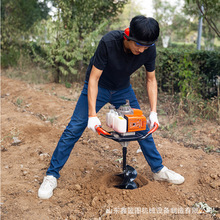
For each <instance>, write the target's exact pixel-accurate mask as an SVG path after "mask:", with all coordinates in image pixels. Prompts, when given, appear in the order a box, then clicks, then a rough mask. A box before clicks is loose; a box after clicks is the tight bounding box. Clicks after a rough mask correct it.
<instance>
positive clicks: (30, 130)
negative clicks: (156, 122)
mask: <svg viewBox="0 0 220 220" xmlns="http://www.w3.org/2000/svg"><path fill="white" fill-rule="evenodd" d="M81 88H82V86H81V85H78V84H76V85H73V87H72V88H70V89H68V88H66V87H65V86H63V85H57V84H52V83H49V84H44V85H33V84H27V83H25V82H21V81H18V80H12V79H9V78H6V77H2V88H1V90H2V92H1V123H2V125H1V135H2V136H1V177H2V179H1V218H2V219H13V220H14V219H22V220H23V219H27V220H29V219H34V220H35V219H37V220H39V219H117V220H118V219H181V220H182V219H184V220H185V219H186V220H188V219H218V218H219V214H217V215H216V216H215V217H213V216H212V215H211V214H207V213H204V214H198V209H195V208H193V205H194V204H195V203H196V202H205V203H207V204H208V205H209V206H210V207H212V208H216V209H218V208H219V207H220V160H219V153H217V152H212V153H209V154H207V153H205V152H204V151H203V150H202V148H200V149H193V148H189V147H185V146H184V143H183V142H181V141H178V142H175V141H172V140H170V139H169V138H164V135H162V131H161V130H160V129H159V130H158V131H156V132H155V133H154V139H155V143H156V145H157V148H158V150H159V152H160V153H161V155H162V157H163V163H164V165H166V166H167V167H168V168H170V169H173V170H175V171H176V172H179V173H180V174H182V175H183V176H184V177H185V179H186V180H185V183H184V184H182V185H179V186H176V185H172V184H168V183H165V182H156V181H154V180H153V179H152V173H151V171H150V168H149V166H148V164H147V162H146V161H145V159H144V157H143V155H142V153H141V152H140V153H137V149H138V144H137V142H131V143H130V144H129V146H128V157H127V160H128V164H129V165H132V166H133V167H135V168H136V170H137V172H138V177H137V183H138V184H139V188H138V189H135V190H121V189H116V188H114V187H113V185H114V184H115V182H117V181H118V180H117V178H116V177H114V174H115V173H118V172H120V171H121V164H120V162H119V161H120V160H118V159H120V158H121V157H122V153H121V146H120V145H119V144H118V143H117V142H114V141H112V140H107V139H105V138H103V137H101V136H98V135H97V134H95V133H93V132H92V131H90V130H88V129H86V130H85V132H84V134H83V136H82V137H81V138H80V140H79V141H78V142H77V144H76V145H75V147H74V149H73V151H72V153H71V156H70V158H69V160H68V162H67V163H66V165H65V166H64V168H63V169H62V171H61V177H60V179H59V180H58V187H57V188H56V189H55V190H54V196H53V197H51V198H50V199H49V200H41V199H39V198H38V196H37V191H38V188H39V186H40V184H41V182H42V180H43V177H44V175H45V172H46V170H47V168H48V166H49V163H50V158H51V156H52V153H53V151H54V149H55V147H56V144H57V142H58V140H59V137H60V136H61V134H62V132H63V130H64V129H65V126H66V125H67V124H68V122H69V120H70V117H71V116H72V112H73V110H74V107H75V104H76V100H77V98H78V96H79V93H80V90H81ZM142 107H143V108H142V109H143V110H144V113H145V115H148V114H149V113H148V112H147V110H146V109H148V108H147V107H145V105H143V104H142ZM107 111H108V106H106V107H105V108H103V110H102V111H101V112H100V113H99V117H100V119H101V121H102V123H103V124H105V114H106V112H107ZM164 123H165V119H163V118H161V125H164ZM193 126H194V125H191V127H188V129H187V130H188V131H189V130H190V131H192V132H191V134H193V135H195V137H192V138H193V139H194V140H198V142H197V144H198V143H199V144H201V141H202V143H203V145H204V144H205V142H208V143H210V145H211V146H214V147H215V149H217V148H219V143H220V137H219V133H220V128H219V126H218V125H217V124H215V123H214V122H212V123H211V122H207V121H206V122H204V121H201V123H200V124H197V125H196V126H194V127H193ZM180 139H181V138H180ZM199 144H198V145H199ZM206 146H208V144H207V143H206Z"/></svg>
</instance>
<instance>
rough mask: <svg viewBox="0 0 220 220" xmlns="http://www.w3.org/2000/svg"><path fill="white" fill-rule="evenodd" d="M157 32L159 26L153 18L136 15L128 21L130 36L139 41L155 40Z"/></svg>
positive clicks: (158, 31)
mask: <svg viewBox="0 0 220 220" xmlns="http://www.w3.org/2000/svg"><path fill="white" fill-rule="evenodd" d="M159 33H160V27H159V24H158V22H157V21H156V20H155V19H154V18H150V17H149V18H147V17H145V16H143V15H138V16H135V17H134V18H132V20H131V22H130V36H131V37H133V38H135V39H137V40H139V41H146V42H152V41H156V40H157V38H158V36H159Z"/></svg>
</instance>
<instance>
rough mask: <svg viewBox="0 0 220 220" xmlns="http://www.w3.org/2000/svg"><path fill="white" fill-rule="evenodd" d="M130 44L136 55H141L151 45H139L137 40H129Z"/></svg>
mask: <svg viewBox="0 0 220 220" xmlns="http://www.w3.org/2000/svg"><path fill="white" fill-rule="evenodd" d="M128 46H129V49H130V51H131V52H132V53H133V54H134V55H139V54H141V53H143V52H144V51H145V50H147V49H148V48H149V46H142V45H138V44H137V43H136V42H135V41H128Z"/></svg>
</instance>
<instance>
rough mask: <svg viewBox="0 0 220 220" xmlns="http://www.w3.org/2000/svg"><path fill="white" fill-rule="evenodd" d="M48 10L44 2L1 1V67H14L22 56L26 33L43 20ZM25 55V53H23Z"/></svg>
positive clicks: (23, 0)
mask: <svg viewBox="0 0 220 220" xmlns="http://www.w3.org/2000/svg"><path fill="white" fill-rule="evenodd" d="M48 12H49V8H48V7H47V4H46V1H44V2H39V1H38V0H29V1H26V0H3V1H2V5H1V30H2V32H1V52H2V53H1V59H2V66H3V67H8V66H15V65H17V62H18V59H19V57H20V56H21V54H22V51H21V50H22V47H23V44H24V41H25V40H27V39H28V36H29V35H28V31H29V30H30V28H31V27H32V26H33V25H35V24H36V23H37V22H38V21H40V20H42V19H45V18H46V17H47V15H48ZM24 52H25V53H26V52H27V51H24Z"/></svg>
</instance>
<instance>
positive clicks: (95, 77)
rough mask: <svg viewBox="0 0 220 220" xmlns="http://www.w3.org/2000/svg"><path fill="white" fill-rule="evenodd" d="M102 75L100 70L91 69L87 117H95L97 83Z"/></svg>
mask: <svg viewBox="0 0 220 220" xmlns="http://www.w3.org/2000/svg"><path fill="white" fill-rule="evenodd" d="M101 75H102V70H99V69H97V68H96V67H95V66H93V67H92V70H91V73H90V77H89V84H88V105H89V117H91V116H96V99H97V95H98V82H99V78H100V76H101Z"/></svg>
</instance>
